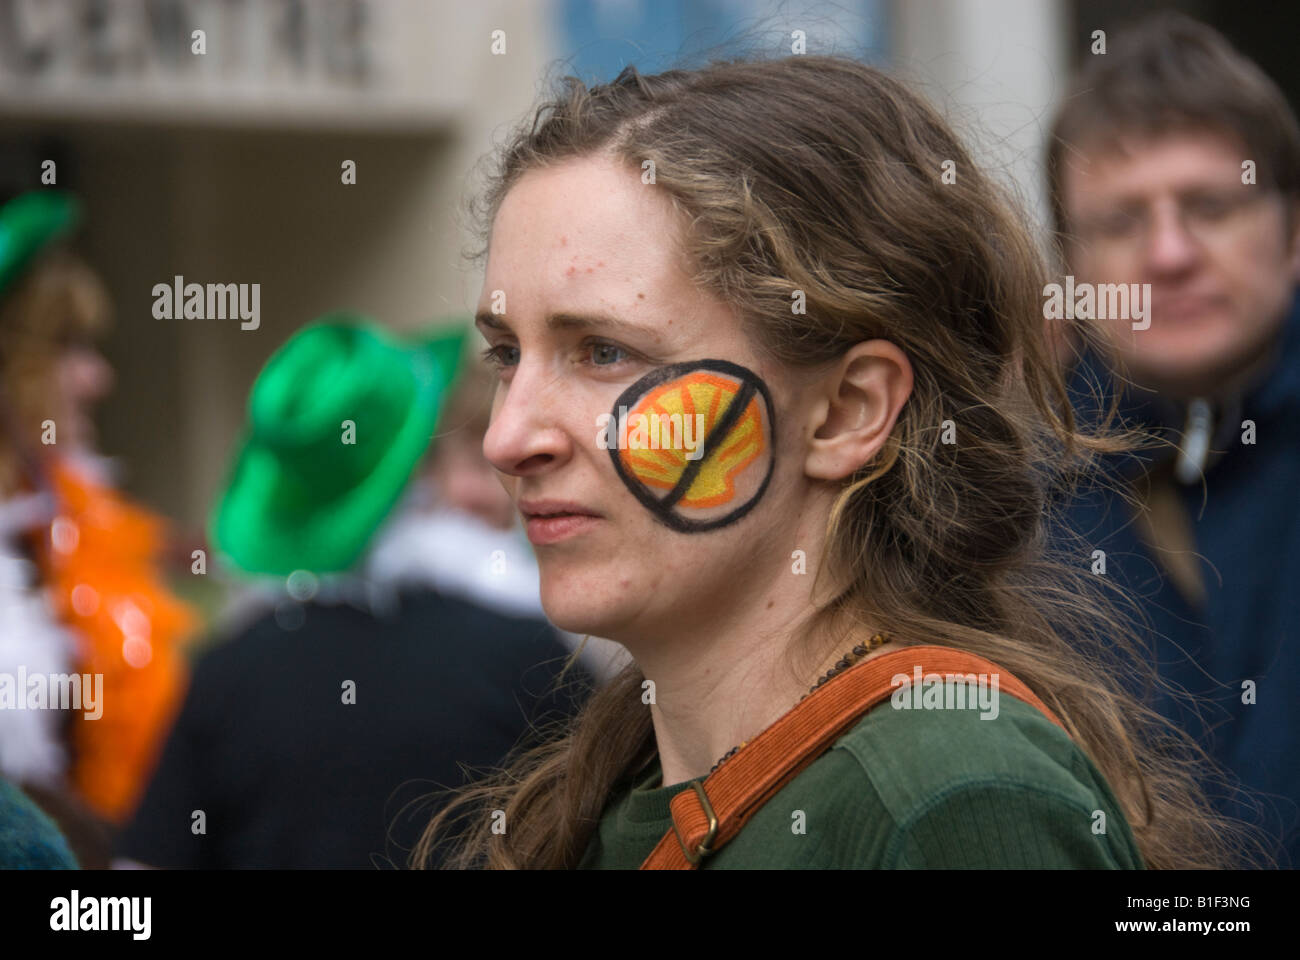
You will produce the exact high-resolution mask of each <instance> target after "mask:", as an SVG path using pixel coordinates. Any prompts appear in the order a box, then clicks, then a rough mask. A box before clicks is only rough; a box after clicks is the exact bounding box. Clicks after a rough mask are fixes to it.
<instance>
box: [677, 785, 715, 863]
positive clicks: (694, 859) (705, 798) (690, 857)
mask: <svg viewBox="0 0 1300 960" xmlns="http://www.w3.org/2000/svg"><path fill="white" fill-rule="evenodd" d="M691 786H692V787H694V788H695V795H696V796H697V797H699V798H700V807H701V808H702V809H703V810H704V815H705V816H706V817H708V819H709V832H708V833H706V834H705V835H704V839H703V840H701V841H700V845H699V846H698V847H696V848H695V852H694V853H692V852H691V851H690V850H689V849H687V846H686V841H685V840H683V839H682V832H681V831H680V830H678V829H677V818H676V817H674V818H673V833H675V834H677V842H678V843H679V844H680V845H681V848H682V853H683V854H684V855H685V857H686V859H687V861H688V862H689V863H690V864H691V865H692V866H695V865H697V864H699V862H700V861H701V860H703V859H704V858H705V857H707V856H708V855H709V854H711V853H713V851H712V850H710V849H709V844H711V843H712V842H713V840H714V838H715V837H716V836H717V835H718V815H717V814H716V813H714V812H713V804H711V803H709V795H708V794H707V793H705V792H704V784H703V782H701V781H699V780H692V781H691Z"/></svg>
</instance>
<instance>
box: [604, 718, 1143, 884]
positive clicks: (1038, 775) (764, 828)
mask: <svg viewBox="0 0 1300 960" xmlns="http://www.w3.org/2000/svg"><path fill="white" fill-rule="evenodd" d="M661 776H662V775H661V772H660V768H659V762H658V759H657V758H656V760H655V761H654V762H653V763H652V764H651V766H649V767H647V768H646V772H645V773H644V774H643V775H641V776H640V777H638V778H637V780H636V782H635V784H634V785H633V786H632V787H631V788H630V789H627V788H625V789H623V790H621V791H620V792H618V793H616V794H615V796H614V797H613V798H612V799H611V800H610V802H609V804H608V805H607V806H606V808H605V811H604V812H603V814H602V815H601V821H600V825H599V829H598V831H597V833H596V834H595V835H594V836H593V839H592V842H591V845H590V846H589V847H588V849H587V851H586V854H585V855H584V857H583V860H582V862H581V864H580V867H582V868H587V869H635V868H637V867H639V866H640V865H641V863H642V861H643V860H644V859H645V858H646V857H647V856H648V855H649V854H650V851H651V850H653V849H654V847H655V845H656V844H657V843H658V842H659V840H660V838H661V837H662V836H663V835H664V833H665V832H666V831H668V830H669V829H671V827H672V817H671V814H670V813H669V807H668V804H669V801H670V800H671V799H672V798H673V796H674V795H675V794H677V793H678V792H679V791H680V790H683V789H687V788H688V785H689V784H688V783H678V784H674V785H673V786H669V787H663V786H659V783H660V780H661ZM1102 815H1104V820H1103V818H1102ZM701 866H702V867H705V868H721V869H859V868H886V869H917V868H930V867H943V868H949V867H952V868H955V867H990V868H1007V867H1024V868H1105V869H1143V863H1142V858H1141V855H1140V854H1139V852H1138V848H1137V845H1136V843H1135V842H1134V840H1133V834H1132V831H1131V830H1130V828H1129V824H1128V822H1127V821H1126V820H1125V818H1124V815H1123V813H1122V812H1121V811H1120V808H1119V804H1118V803H1117V802H1116V800H1115V797H1114V795H1113V794H1112V793H1111V790H1110V786H1109V785H1108V784H1107V783H1106V781H1105V780H1104V779H1103V778H1102V775H1101V773H1100V772H1099V771H1098V770H1097V769H1096V767H1095V766H1094V765H1093V764H1092V762H1091V761H1090V760H1089V759H1088V758H1087V756H1085V755H1084V753H1083V751H1081V750H1080V749H1079V748H1078V747H1077V746H1075V745H1074V743H1073V741H1071V740H1070V738H1069V736H1068V735H1067V734H1066V733H1065V732H1064V731H1063V730H1061V728H1060V727H1058V726H1056V725H1055V724H1054V723H1052V722H1051V721H1050V720H1048V719H1047V718H1046V717H1045V716H1043V714H1042V713H1040V712H1039V711H1038V710H1037V709H1036V708H1034V707H1032V706H1030V705H1029V704H1026V703H1024V702H1023V701H1021V700H1017V699H1016V698H1014V697H1012V696H1010V695H1006V696H1002V697H1001V698H1000V702H999V711H998V713H997V716H996V717H992V718H989V719H982V718H981V716H980V714H979V712H978V711H977V710H973V709H971V710H961V709H951V710H943V709H938V710H923V709H910V710H900V709H895V708H893V707H892V705H891V703H890V701H888V700H886V701H884V703H883V704H881V705H879V706H877V707H876V708H874V709H872V710H871V711H870V712H868V713H867V714H866V716H864V717H863V718H862V719H861V720H860V721H858V723H857V725H856V726H854V727H853V728H852V729H851V730H850V731H849V732H848V733H846V734H845V735H844V736H843V737H841V738H840V739H839V740H838V741H836V742H835V745H834V746H833V747H832V748H831V749H830V750H828V751H827V752H826V753H824V754H822V756H820V757H819V758H818V759H817V760H815V761H814V762H813V763H812V764H810V765H809V766H808V767H807V769H805V770H804V771H803V772H802V773H800V774H799V775H798V776H797V777H795V778H794V779H793V780H791V781H790V782H789V783H788V784H786V785H785V787H783V788H782V789H781V790H780V791H779V792H777V793H776V794H774V795H773V796H772V798H771V799H769V800H768V801H767V803H766V804H764V805H763V807H762V808H761V809H760V810H759V811H758V812H757V813H755V814H754V816H753V817H752V818H751V819H750V821H749V823H747V824H746V825H745V826H744V828H742V829H741V831H740V833H739V834H737V835H736V836H735V837H734V838H733V839H732V840H731V841H730V842H729V843H727V844H726V845H725V846H723V847H722V849H721V850H719V851H718V852H717V853H715V854H714V855H712V856H710V857H707V858H706V859H705V860H704V862H703V863H702V864H701Z"/></svg>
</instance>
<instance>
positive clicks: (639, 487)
mask: <svg viewBox="0 0 1300 960" xmlns="http://www.w3.org/2000/svg"><path fill="white" fill-rule="evenodd" d="M615 424H617V427H618V431H619V437H618V442H616V443H608V444H606V445H607V446H608V447H609V452H610V456H611V457H612V458H613V461H614V468H615V470H616V471H617V472H618V475H619V477H620V478H621V479H622V480H623V482H624V483H625V484H626V485H627V488H628V489H629V490H631V491H632V494H633V496H635V497H636V498H637V499H638V500H640V501H641V503H642V504H644V505H645V506H646V507H647V508H648V509H649V510H650V511H651V512H652V513H654V515H655V517H656V518H657V519H658V520H659V521H660V522H661V523H663V524H665V525H666V526H669V527H671V528H673V529H674V530H678V531H681V532H683V533H695V532H702V531H706V530H714V529H717V528H718V527H722V526H725V525H727V524H729V523H733V522H735V521H736V520H739V519H740V518H741V517H742V516H744V515H745V514H746V513H748V512H749V511H750V510H751V509H752V508H753V506H754V505H755V504H756V503H757V502H758V500H759V498H760V497H761V496H762V495H763V492H764V491H765V490H766V489H767V484H768V481H769V480H770V479H771V477H772V469H773V467H774V465H775V460H774V452H775V426H774V423H773V416H772V400H771V395H770V394H769V393H768V389H767V385H766V384H765V383H763V381H762V380H761V379H760V378H759V377H758V375H757V374H756V373H754V372H753V371H752V370H747V369H746V368H745V367H742V366H740V365H738V364H734V363H729V362H727V361H725V360H697V361H692V362H689V363H679V364H673V365H671V366H668V367H660V368H659V369H657V370H654V371H652V372H650V373H649V374H647V375H646V376H644V377H642V378H641V379H640V380H638V381H637V382H636V383H634V384H632V386H630V387H629V388H628V389H627V390H625V391H624V392H623V394H622V396H620V397H619V398H618V401H617V402H616V404H615V406H614V412H613V414H612V415H611V418H610V421H609V425H610V426H611V427H613V426H614V425H615Z"/></svg>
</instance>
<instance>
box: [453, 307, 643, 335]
mask: <svg viewBox="0 0 1300 960" xmlns="http://www.w3.org/2000/svg"><path fill="white" fill-rule="evenodd" d="M474 322H475V323H476V324H477V325H478V326H479V327H486V328H487V329H489V330H509V320H508V318H507V316H506V315H505V314H503V313H492V312H491V311H488V310H480V311H479V312H478V313H476V314H475V315H474ZM546 326H547V328H548V329H550V330H614V331H621V332H623V333H628V334H638V335H640V336H645V337H650V338H651V339H653V340H655V341H658V340H659V339H660V335H659V331H658V330H656V329H655V328H654V327H651V326H648V325H646V324H641V323H632V322H630V321H627V320H621V319H619V318H618V317H615V316H611V315H610V314H607V313H589V314H588V313H569V312H561V313H552V314H550V315H549V316H547V318H546Z"/></svg>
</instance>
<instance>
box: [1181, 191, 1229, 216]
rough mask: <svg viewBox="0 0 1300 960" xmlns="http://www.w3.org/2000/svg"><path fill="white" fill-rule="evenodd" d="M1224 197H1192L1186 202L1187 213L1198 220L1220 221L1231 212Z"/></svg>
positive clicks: (1227, 200)
mask: <svg viewBox="0 0 1300 960" xmlns="http://www.w3.org/2000/svg"><path fill="white" fill-rule="evenodd" d="M1232 206H1233V204H1232V201H1231V200H1229V199H1228V198H1226V197H1208V196H1207V197H1194V198H1192V199H1191V200H1189V201H1188V202H1187V207H1186V209H1187V212H1188V213H1189V214H1191V215H1192V216H1193V217H1195V218H1196V219H1198V220H1221V219H1223V218H1224V217H1225V216H1227V215H1228V213H1229V212H1231V210H1232Z"/></svg>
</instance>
